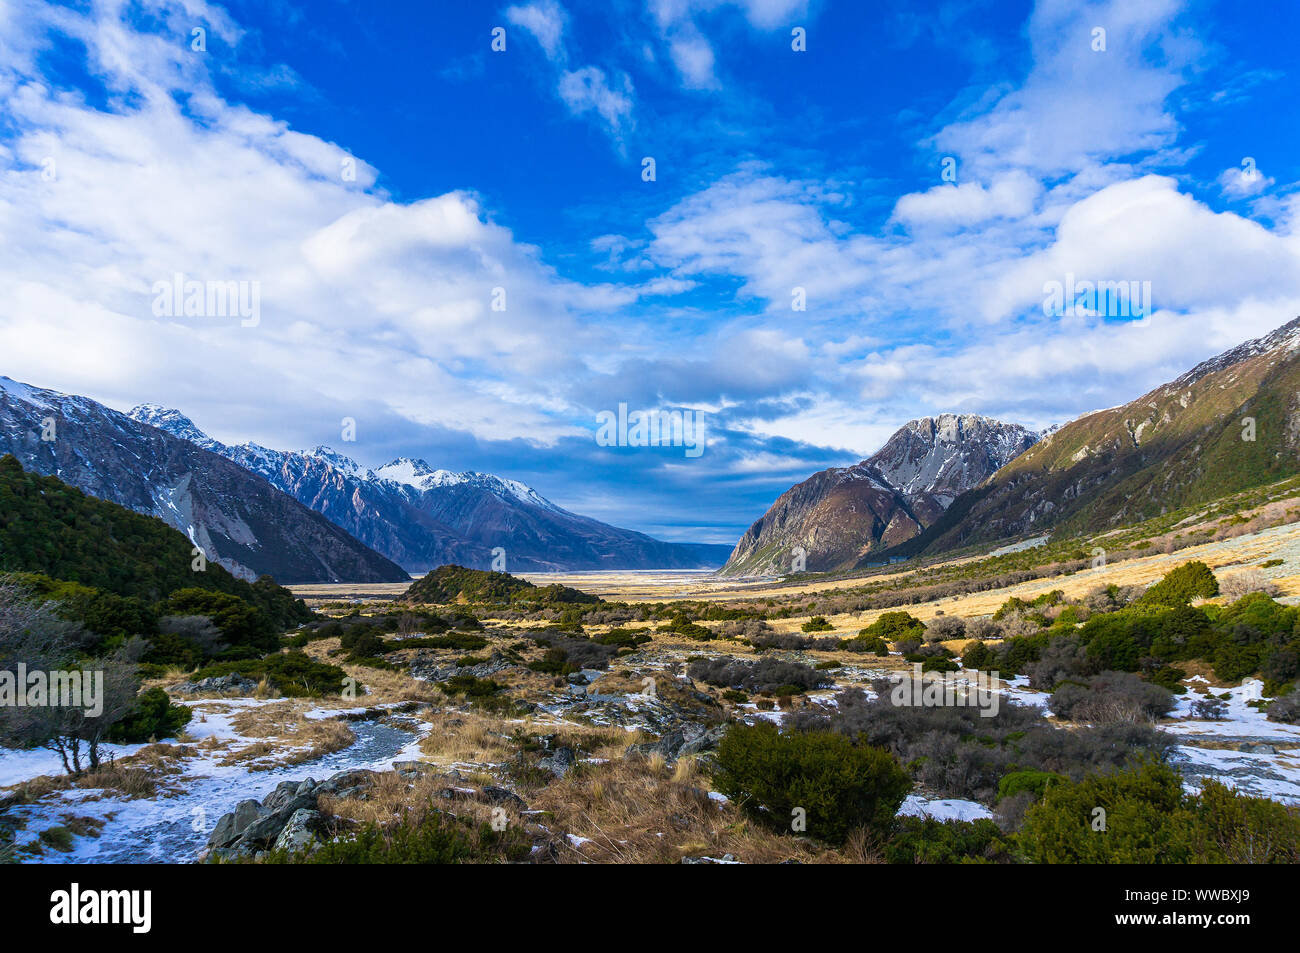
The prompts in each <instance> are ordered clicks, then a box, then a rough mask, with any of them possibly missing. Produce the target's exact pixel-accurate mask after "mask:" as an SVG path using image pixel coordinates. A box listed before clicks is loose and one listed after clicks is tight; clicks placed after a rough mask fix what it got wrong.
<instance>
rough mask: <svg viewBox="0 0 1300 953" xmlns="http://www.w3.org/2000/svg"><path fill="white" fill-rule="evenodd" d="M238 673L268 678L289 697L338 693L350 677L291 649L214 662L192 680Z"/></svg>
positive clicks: (248, 676) (251, 676) (334, 666)
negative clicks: (244, 659)
mask: <svg viewBox="0 0 1300 953" xmlns="http://www.w3.org/2000/svg"><path fill="white" fill-rule="evenodd" d="M231 673H237V674H239V675H243V676H244V677H245V678H251V679H254V680H257V681H260V680H261V679H263V678H265V679H266V680H267V681H268V682H269V683H270V684H271V685H272V686H273V687H275V688H276V689H277V690H278V691H279V692H280V693H281V694H282V695H285V696H287V697H290V698H299V697H316V696H318V695H338V694H341V693H342V691H343V688H344V682H345V679H346V678H347V677H348V676H347V673H346V672H344V671H343V669H341V668H339V667H338V666H336V665H329V664H327V663H325V662H317V661H316V660H315V659H313V658H311V657H310V656H308V655H306V654H304V653H303V652H299V651H297V650H291V651H288V652H281V653H279V654H277V655H268V656H266V658H261V659H249V660H246V661H237V662H214V663H213V664H211V665H208V666H207V667H205V668H201V669H199V671H197V672H195V673H194V675H192V676H191V679H192V680H193V681H199V680H200V679H204V678H211V677H219V676H222V675H229V674H231Z"/></svg>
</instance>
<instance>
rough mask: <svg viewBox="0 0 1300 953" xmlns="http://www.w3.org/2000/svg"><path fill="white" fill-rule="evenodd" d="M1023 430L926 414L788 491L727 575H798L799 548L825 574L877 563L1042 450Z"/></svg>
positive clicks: (747, 539) (744, 540) (739, 547)
mask: <svg viewBox="0 0 1300 953" xmlns="http://www.w3.org/2000/svg"><path fill="white" fill-rule="evenodd" d="M1036 439H1037V435H1035V434H1033V433H1031V432H1030V431H1028V430H1026V429H1025V428H1024V427H1021V426H1019V425H1018V424H1007V423H1002V422H1000V421H997V420H992V419H989V418H987V417H978V416H975V415H973V414H961V415H958V414H940V415H939V416H937V417H922V418H920V419H918V420H913V421H911V422H910V423H908V424H907V425H906V426H904V427H903V428H901V429H900V430H899V431H898V432H897V433H895V434H894V435H893V436H892V437H890V438H889V440H888V441H887V442H886V443H885V445H884V446H883V447H881V448H880V450H879V451H877V452H876V453H875V454H873V455H872V456H871V457H869V458H867V459H866V460H863V461H862V462H861V463H858V464H856V465H855V466H852V467H843V468H832V469H830V470H823V471H822V472H820V473H817V474H814V475H813V476H812V477H810V478H808V479H807V480H805V481H804V482H802V483H800V484H798V485H796V486H794V487H792V488H791V489H789V490H787V491H786V492H785V493H784V494H782V495H781V497H780V498H779V499H778V500H777V501H776V502H775V503H774V504H772V507H771V508H770V509H769V510H768V511H767V512H766V513H765V514H764V515H763V517H762V518H761V519H759V520H758V521H757V522H756V523H754V525H753V526H751V527H750V528H749V530H748V531H747V532H746V533H745V535H744V536H743V537H741V539H740V542H739V543H737V544H736V548H735V550H734V551H733V552H732V554H731V558H730V559H729V560H728V561H727V564H726V566H724V567H723V570H722V571H723V572H724V573H727V574H732V575H746V574H757V573H772V572H776V573H782V572H789V571H790V569H791V566H792V559H793V553H794V550H795V547H802V548H803V550H804V551H805V553H806V555H805V568H806V569H808V570H809V571H822V570H829V569H834V568H837V567H841V566H846V565H853V564H854V563H856V562H859V561H862V560H870V559H871V558H873V555H874V554H876V553H878V552H879V551H881V550H884V549H889V548H891V547H894V546H897V545H899V544H901V543H904V542H906V541H907V540H910V539H912V538H914V537H916V536H917V535H919V534H920V533H921V532H922V531H923V530H924V529H925V528H926V527H927V526H930V525H932V524H933V523H934V522H935V521H936V520H937V519H939V518H940V517H941V516H942V515H943V513H944V511H945V510H946V509H947V508H948V506H949V505H950V504H951V503H952V502H953V500H955V499H956V498H957V497H958V496H960V495H961V494H962V493H964V492H966V491H967V490H969V489H971V488H972V487H974V486H977V485H978V484H980V483H981V482H983V481H984V480H985V479H987V478H988V477H989V476H991V475H992V474H993V473H994V472H995V471H997V470H998V469H999V468H1000V467H1002V466H1004V465H1006V464H1007V462H1008V461H1010V460H1012V459H1014V458H1015V457H1016V456H1017V455H1019V454H1020V453H1022V452H1024V451H1025V449H1026V448H1028V447H1030V446H1032V445H1033V443H1034V441H1035V440H1036Z"/></svg>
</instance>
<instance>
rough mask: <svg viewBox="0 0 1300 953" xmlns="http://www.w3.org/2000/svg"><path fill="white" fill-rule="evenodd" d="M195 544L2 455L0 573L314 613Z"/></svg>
mask: <svg viewBox="0 0 1300 953" xmlns="http://www.w3.org/2000/svg"><path fill="white" fill-rule="evenodd" d="M192 549H193V544H192V543H191V542H190V541H189V540H188V539H187V538H186V537H185V536H184V535H183V534H181V533H179V532H177V531H176V530H174V529H172V528H171V527H170V526H168V525H167V524H166V523H164V522H163V521H162V520H160V519H157V518H155V517H152V516H143V515H141V514H139V513H135V512H132V511H131V510H128V509H126V508H124V507H121V506H118V505H117V504H115V503H108V502H105V501H103V500H98V499H95V498H94V497H92V496H87V495H86V494H84V493H82V492H81V491H80V490H78V489H75V488H73V487H70V486H68V485H67V484H66V483H63V482H61V481H60V480H58V479H57V478H55V477H42V476H37V475H35V474H32V473H27V472H26V471H24V470H23V468H22V467H21V466H20V465H19V463H18V461H17V460H16V459H15V458H14V457H13V456H11V455H8V454H6V455H5V456H4V457H0V572H18V573H39V574H42V575H45V576H48V577H50V578H52V579H56V580H62V581H65V582H71V583H78V584H80V585H82V586H87V587H91V588H93V589H98V590H102V591H104V592H109V593H113V594H115V595H117V596H123V597H134V598H138V599H140V600H143V601H144V602H146V603H150V604H152V603H158V602H160V601H162V600H163V599H165V598H166V597H167V596H168V595H169V594H171V593H173V592H175V591H177V590H179V589H192V588H197V589H206V590H212V591H216V592H221V593H226V594H228V595H231V596H236V597H238V598H239V599H242V600H244V601H245V602H248V603H250V604H252V605H254V606H257V607H259V608H261V609H263V610H264V611H266V613H267V615H268V616H269V617H270V618H271V619H272V620H274V621H275V622H277V623H283V624H288V623H291V622H295V621H305V620H306V619H309V618H311V612H310V611H309V610H308V609H307V608H306V606H305V605H304V604H303V603H302V601H301V600H299V599H295V598H294V597H293V594H292V593H290V592H289V591H288V590H287V589H284V588H282V587H280V586H278V585H276V584H275V582H274V581H273V580H272V579H271V578H270V577H269V576H264V577H262V578H261V579H259V580H258V581H257V582H255V583H248V582H245V581H244V580H242V579H238V578H236V577H235V576H233V575H231V574H230V573H229V572H227V571H226V570H225V569H223V568H222V567H220V566H218V565H217V564H216V563H211V562H210V563H208V564H207V566H206V569H205V570H203V571H201V572H199V571H195V570H194V568H193V567H192V563H193V559H194V557H193V555H192Z"/></svg>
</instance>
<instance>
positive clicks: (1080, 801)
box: [1016, 762, 1300, 864]
mask: <svg viewBox="0 0 1300 953" xmlns="http://www.w3.org/2000/svg"><path fill="white" fill-rule="evenodd" d="M1099 808H1100V809H1101V811H1103V812H1104V814H1103V813H1098V809H1099ZM1016 843H1017V845H1018V847H1019V850H1020V851H1021V853H1022V854H1023V856H1024V857H1025V859H1026V860H1028V861H1030V862H1031V863H1049V864H1062V863H1064V864H1188V863H1212V864H1224V863H1233V864H1242V863H1283V864H1294V863H1296V862H1297V861H1300V811H1297V809H1295V808H1292V807H1286V806H1285V805H1282V804H1279V803H1277V802H1276V801H1272V800H1269V799H1268V798H1259V797H1250V796H1248V795H1243V794H1238V793H1237V792H1235V791H1233V790H1231V789H1229V788H1227V787H1225V786H1224V785H1222V784H1219V783H1218V782H1217V781H1212V780H1211V781H1206V782H1205V784H1204V787H1203V788H1202V790H1201V793H1200V794H1194V795H1188V794H1185V793H1184V791H1183V779H1182V776H1181V775H1179V774H1178V772H1177V771H1175V770H1174V769H1173V768H1171V767H1169V766H1168V765H1165V764H1160V763H1156V762H1147V763H1145V764H1141V765H1138V766H1135V767H1132V768H1130V769H1128V770H1126V771H1121V772H1117V773H1114V774H1104V775H1094V776H1091V777H1088V778H1085V779H1084V780H1082V781H1080V782H1063V783H1060V784H1053V785H1050V786H1049V787H1048V788H1047V790H1046V792H1045V793H1044V795H1043V799H1042V801H1041V802H1039V803H1038V804H1035V805H1033V806H1032V807H1030V808H1029V810H1028V811H1026V813H1025V821H1024V824H1023V825H1022V827H1021V829H1020V831H1019V833H1018V834H1017V836H1016Z"/></svg>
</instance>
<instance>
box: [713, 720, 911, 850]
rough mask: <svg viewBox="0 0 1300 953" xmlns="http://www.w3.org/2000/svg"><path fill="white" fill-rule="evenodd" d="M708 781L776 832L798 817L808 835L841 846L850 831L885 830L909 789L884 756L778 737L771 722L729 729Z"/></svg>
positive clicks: (823, 739)
mask: <svg viewBox="0 0 1300 953" xmlns="http://www.w3.org/2000/svg"><path fill="white" fill-rule="evenodd" d="M717 768H718V774H717V776H716V778H715V783H717V785H718V789H719V790H720V791H722V793H724V794H726V795H728V796H729V797H731V798H732V799H733V800H734V801H736V802H737V803H739V804H742V805H744V807H745V809H746V810H748V811H749V812H750V813H751V814H752V815H753V816H755V817H757V818H760V819H761V820H762V821H763V822H764V823H767V824H770V825H771V826H773V827H774V828H776V829H782V830H790V829H791V822H792V819H793V818H794V817H795V813H794V812H795V809H796V808H802V809H803V810H804V811H805V812H806V815H805V816H806V822H807V833H808V835H810V836H812V837H814V838H816V839H818V840H821V841H825V842H827V843H830V844H841V843H843V842H844V840H845V839H846V838H847V837H848V835H849V833H850V832H851V831H853V830H855V829H857V828H865V829H866V830H867V831H869V832H871V833H873V834H876V835H883V834H885V833H887V832H889V831H891V830H892V829H893V827H894V823H895V815H896V814H897V813H898V809H899V807H900V806H901V805H902V803H903V798H904V797H906V796H907V792H908V791H909V790H910V789H911V787H912V782H911V781H910V780H909V779H908V776H907V773H906V772H905V771H904V770H903V769H902V767H900V766H899V764H898V761H897V760H896V759H895V758H894V757H893V755H891V754H889V753H888V752H886V751H883V750H881V749H879V748H871V747H867V746H865V745H855V744H853V742H851V741H849V740H848V739H847V738H845V737H844V736H843V735H839V734H834V733H831V732H809V733H806V734H783V733H782V732H780V731H779V730H778V729H777V727H776V726H775V725H773V724H772V723H771V722H766V721H764V722H759V723H758V724H755V725H742V724H734V725H732V726H731V727H730V728H729V729H728V730H727V734H726V735H725V736H724V737H723V739H722V741H721V743H720V744H719V745H718V756H717Z"/></svg>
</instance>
